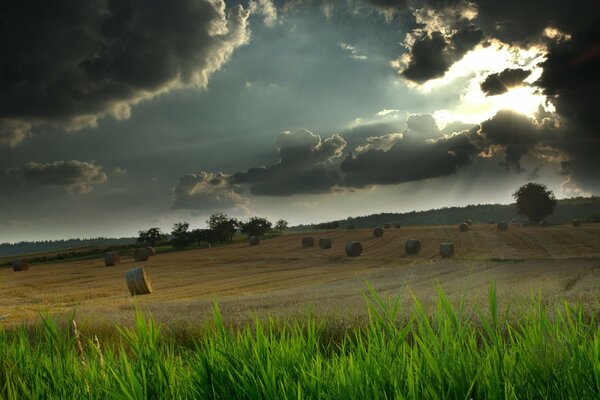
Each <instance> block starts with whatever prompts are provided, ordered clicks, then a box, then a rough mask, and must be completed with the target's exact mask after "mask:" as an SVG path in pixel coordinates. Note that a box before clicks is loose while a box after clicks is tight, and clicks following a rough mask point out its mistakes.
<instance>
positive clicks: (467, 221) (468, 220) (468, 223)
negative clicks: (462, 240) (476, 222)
mask: <svg viewBox="0 0 600 400" xmlns="http://www.w3.org/2000/svg"><path fill="white" fill-rule="evenodd" d="M464 222H465V224H467V225H469V226H471V225H473V221H471V220H470V219H465V221H464Z"/></svg>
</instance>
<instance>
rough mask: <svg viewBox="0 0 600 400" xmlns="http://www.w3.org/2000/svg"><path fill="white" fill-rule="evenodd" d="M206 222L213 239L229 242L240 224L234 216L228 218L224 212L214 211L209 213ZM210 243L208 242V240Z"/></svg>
mask: <svg viewBox="0 0 600 400" xmlns="http://www.w3.org/2000/svg"><path fill="white" fill-rule="evenodd" d="M206 224H207V225H208V228H209V229H210V230H211V231H212V232H211V233H212V235H210V236H212V238H214V241H218V242H226V241H228V242H229V243H231V242H232V241H233V236H234V235H235V232H236V231H237V229H238V227H239V226H240V222H239V221H238V220H237V219H235V218H229V217H227V215H226V214H223V213H215V214H213V215H211V216H210V217H209V218H208V219H207V220H206ZM209 243H210V242H209Z"/></svg>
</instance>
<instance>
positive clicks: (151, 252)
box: [146, 247, 156, 257]
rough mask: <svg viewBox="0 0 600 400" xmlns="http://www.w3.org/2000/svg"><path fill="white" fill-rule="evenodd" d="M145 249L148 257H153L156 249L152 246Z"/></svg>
mask: <svg viewBox="0 0 600 400" xmlns="http://www.w3.org/2000/svg"><path fill="white" fill-rule="evenodd" d="M146 250H148V256H149V257H153V256H155V255H156V250H154V247H146Z"/></svg>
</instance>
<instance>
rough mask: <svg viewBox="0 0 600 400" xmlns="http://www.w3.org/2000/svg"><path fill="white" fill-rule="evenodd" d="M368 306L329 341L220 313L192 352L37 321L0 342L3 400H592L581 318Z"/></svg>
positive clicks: (123, 332) (598, 350) (317, 331)
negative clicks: (105, 338)
mask: <svg viewBox="0 0 600 400" xmlns="http://www.w3.org/2000/svg"><path fill="white" fill-rule="evenodd" d="M368 297H369V301H368V304H367V306H368V307H369V316H370V323H369V324H368V325H367V326H365V327H362V328H358V327H354V328H350V329H349V330H346V331H344V332H343V334H342V335H340V336H337V337H335V338H334V336H332V335H330V334H327V333H326V330H325V329H324V327H325V325H326V321H319V320H314V319H313V320H305V321H297V322H293V323H283V322H281V321H276V320H268V321H265V322H259V321H256V322H255V323H254V324H253V325H252V326H246V327H242V328H239V329H233V328H231V327H228V326H226V325H225V324H224V323H223V320H222V318H221V314H220V312H219V309H218V306H217V305H215V308H214V321H213V324H212V325H211V327H210V328H206V329H205V330H204V331H203V332H202V334H200V335H198V336H197V337H196V338H195V343H194V344H193V345H192V346H191V347H190V346H182V345H181V344H178V343H177V342H174V341H173V340H169V339H167V336H166V335H164V334H163V333H161V327H160V326H159V325H158V324H156V323H154V322H153V321H152V320H151V319H150V318H146V317H144V316H143V315H142V313H140V312H138V313H137V315H136V319H135V326H133V327H132V328H130V329H129V328H124V327H118V328H117V329H118V331H119V335H118V339H116V340H113V341H110V342H108V343H100V342H99V341H98V340H97V339H95V338H94V337H87V338H84V337H82V336H81V335H80V334H79V333H77V332H72V333H71V334H69V333H68V331H65V330H64V329H63V330H61V329H59V327H58V326H59V325H58V324H57V323H55V322H53V321H52V320H50V319H49V318H43V319H42V322H41V324H40V326H39V327H38V328H37V329H36V330H33V331H31V330H27V329H25V328H21V329H19V330H17V331H2V332H0V398H6V399H27V398H36V399H64V398H86V399H107V398H115V399H145V398H152V399H163V398H164V399H168V398H177V399H179V398H182V399H185V398H200V399H203V398H210V399H288V398H289V399H292V398H294V399H317V398H323V399H471V398H472V399H517V398H519V399H527V398H532V399H538V398H539V399H567V398H572V399H593V398H598V397H597V395H598V393H600V332H599V330H598V324H597V320H596V318H595V316H589V315H588V316H586V314H585V313H584V311H583V308H582V307H575V306H570V305H568V304H565V306H564V307H561V308H560V309H556V310H546V309H544V308H543V306H542V302H541V301H540V300H537V301H532V304H531V308H530V312H528V313H526V314H522V315H521V316H520V317H519V318H518V319H516V320H514V319H511V320H510V321H509V320H507V319H506V317H504V316H502V315H499V312H498V306H497V302H496V294H495V290H494V287H493V286H492V287H491V288H490V292H489V306H488V307H487V308H486V309H485V310H481V311H479V312H478V313H476V314H477V315H476V316H475V317H473V316H472V315H470V316H468V315H467V313H466V311H465V310H466V305H467V304H466V302H463V303H461V304H458V305H457V306H453V305H451V304H450V302H449V301H448V299H447V298H446V296H445V295H444V293H443V292H442V291H441V290H440V292H439V297H438V301H437V311H436V312H435V313H434V314H433V315H428V314H426V313H425V311H424V310H423V308H422V307H421V306H420V304H419V302H418V301H417V300H416V299H415V300H414V303H415V307H414V311H411V313H410V315H404V313H403V311H402V310H401V308H400V301H399V297H398V298H396V299H384V298H382V297H380V296H378V295H377V293H376V292H375V291H374V290H373V289H370V295H369V296H368ZM400 321H403V322H400Z"/></svg>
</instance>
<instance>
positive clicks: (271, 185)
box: [231, 129, 346, 196]
mask: <svg viewBox="0 0 600 400" xmlns="http://www.w3.org/2000/svg"><path fill="white" fill-rule="evenodd" d="M275 146H276V148H277V154H278V157H279V162H278V163H277V164H275V165H268V166H264V167H256V168H250V169H249V170H247V171H246V172H240V173H237V174H235V175H233V177H232V179H231V182H232V183H233V184H246V185H249V187H250V193H252V194H254V195H259V196H290V195H293V194H300V193H303V194H316V193H326V192H329V191H331V189H332V188H333V187H334V186H335V185H336V184H337V183H338V182H339V180H340V172H339V168H338V167H337V165H336V164H335V163H334V161H335V160H336V159H337V158H339V157H340V156H341V155H342V151H343V150H344V148H345V147H346V141H345V140H344V139H343V138H342V137H341V136H339V135H333V136H331V137H330V138H327V139H324V140H321V137H320V136H319V135H315V134H313V133H312V132H310V131H307V130H305V129H300V130H298V131H296V132H294V133H291V132H284V133H281V134H280V135H278V136H277V140H276V142H275Z"/></svg>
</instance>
